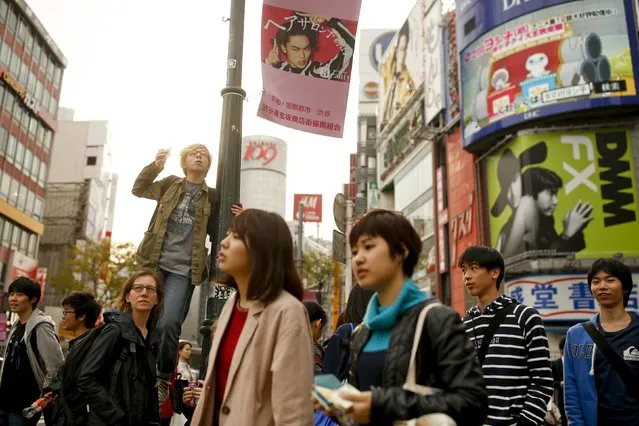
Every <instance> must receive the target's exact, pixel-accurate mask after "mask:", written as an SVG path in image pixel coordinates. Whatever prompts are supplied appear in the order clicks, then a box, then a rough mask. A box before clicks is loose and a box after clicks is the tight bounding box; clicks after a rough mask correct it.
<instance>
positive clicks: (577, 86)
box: [457, 0, 639, 147]
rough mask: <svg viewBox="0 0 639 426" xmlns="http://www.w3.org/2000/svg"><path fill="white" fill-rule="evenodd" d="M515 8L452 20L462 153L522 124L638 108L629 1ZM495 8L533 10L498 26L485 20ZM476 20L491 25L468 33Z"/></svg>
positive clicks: (481, 10) (487, 8) (482, 8)
mask: <svg viewBox="0 0 639 426" xmlns="http://www.w3.org/2000/svg"><path fill="white" fill-rule="evenodd" d="M458 3H459V2H458ZM505 3H508V4H509V5H510V4H512V5H513V6H512V7H508V8H506V7H503V6H504V4H505ZM517 3H520V2H518V1H515V0H505V1H502V0H499V1H497V0H492V1H486V2H483V4H481V5H479V4H477V5H476V9H473V10H475V14H474V15H473V14H472V13H471V14H470V15H469V14H468V13H461V14H460V15H459V17H458V21H457V32H458V37H459V38H460V39H461V40H462V41H463V42H464V43H462V44H463V46H460V52H461V53H460V63H459V66H460V72H461V90H462V114H463V121H462V122H463V131H464V147H468V146H470V145H471V144H473V143H474V142H476V141H478V140H479V139H481V138H483V137H485V136H487V135H490V134H491V133H494V132H495V131H498V130H502V129H505V128H507V127H509V126H513V125H516V124H519V123H521V122H523V121H526V120H531V119H541V118H544V117H549V116H553V115H556V114H560V113H566V112H572V111H577V110H583V109H591V108H599V107H606V106H619V105H625V104H639V96H637V90H636V87H635V72H636V69H637V63H636V60H637V57H636V56H637V55H636V52H637V37H636V36H635V31H636V29H635V24H634V16H633V13H632V10H633V9H632V4H631V3H630V0H579V1H571V2H562V4H557V3H560V2H559V1H550V0H545V1H542V0H538V1H534V2H533V1H529V2H526V3H523V2H521V5H520V6H517ZM524 6H525V7H524ZM548 6H550V7H548ZM496 7H500V8H503V10H502V13H506V15H511V14H513V13H515V12H518V11H523V10H524V9H526V10H529V9H531V8H534V11H532V12H530V13H526V14H525V15H521V16H519V17H517V18H515V19H512V20H509V21H508V22H507V23H502V22H500V21H498V20H497V19H498V18H497V17H495V16H490V17H489V16H488V15H490V14H492V13H493V12H495V8H496ZM506 15H504V16H506ZM497 16H499V15H497ZM484 18H485V19H486V21H487V22H489V23H491V22H492V23H494V24H495V26H494V27H486V28H484V27H485V25H486V24H485V23H484V24H482V25H484V27H481V28H483V29H485V30H489V31H488V32H485V33H482V34H481V35H480V34H476V33H477V32H478V31H479V32H480V33H481V31H480V30H478V29H477V27H476V26H477V25H479V24H478V22H479V21H480V20H482V19H484ZM460 33H461V34H460ZM469 34H475V35H480V36H479V37H478V38H476V39H473V37H472V36H470V35H469ZM629 34H631V36H630V37H629ZM471 40H473V41H472V42H470V43H468V42H469V41H471Z"/></svg>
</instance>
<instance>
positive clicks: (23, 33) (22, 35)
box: [18, 20, 29, 40]
mask: <svg viewBox="0 0 639 426" xmlns="http://www.w3.org/2000/svg"><path fill="white" fill-rule="evenodd" d="M27 32H29V27H28V26H27V23H26V22H24V21H23V20H20V22H18V38H19V39H20V40H25V39H26V38H27Z"/></svg>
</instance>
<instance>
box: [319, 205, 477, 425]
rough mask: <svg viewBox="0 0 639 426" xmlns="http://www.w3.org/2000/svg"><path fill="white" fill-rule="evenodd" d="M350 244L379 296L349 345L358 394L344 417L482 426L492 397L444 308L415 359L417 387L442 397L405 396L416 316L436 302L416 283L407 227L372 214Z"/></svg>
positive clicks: (417, 247)
mask: <svg viewBox="0 0 639 426" xmlns="http://www.w3.org/2000/svg"><path fill="white" fill-rule="evenodd" d="M349 240H350V244H351V249H352V255H353V257H352V263H353V272H354V274H355V276H356V277H357V280H358V282H359V284H360V286H361V287H362V288H363V289H368V290H372V291H374V292H375V294H374V295H373V297H372V298H371V300H370V302H369V304H368V308H367V311H366V315H365V316H364V321H363V322H362V324H361V325H360V326H359V327H357V328H356V329H355V331H354V333H353V336H352V338H351V346H350V347H351V353H350V371H349V378H348V381H349V383H350V384H351V385H353V386H354V387H355V388H357V390H359V391H360V392H359V393H357V394H350V395H343V397H344V399H347V400H349V401H351V402H352V403H353V405H352V407H351V408H349V409H348V410H347V411H346V414H347V415H348V416H349V417H351V418H352V419H354V420H355V421H356V422H357V423H359V424H362V425H364V424H371V425H390V424H393V422H395V421H400V420H410V419H415V418H419V417H421V416H423V415H426V414H436V413H443V414H446V415H448V416H449V417H451V418H452V419H453V420H454V421H455V422H456V423H457V424H458V425H480V424H482V423H483V421H484V418H485V415H486V409H487V404H488V397H487V394H486V389H485V387H484V382H483V377H482V372H481V367H480V366H479V363H478V362H477V359H476V356H475V350H474V348H473V345H472V344H471V343H470V342H469V340H468V339H467V338H466V332H465V329H464V325H463V324H462V322H461V320H460V318H459V316H458V315H457V313H455V312H454V311H453V310H452V309H451V308H449V307H447V306H442V305H440V306H434V307H433V308H432V309H431V310H430V311H429V313H428V315H427V317H426V320H425V322H424V331H423V332H422V334H421V336H420V338H419V339H420V341H419V346H418V350H417V357H416V360H417V361H416V382H417V384H418V385H423V386H430V387H432V388H435V389H439V390H440V392H437V393H435V394H432V395H428V396H422V395H420V394H418V393H415V392H411V391H407V390H404V389H403V388H402V387H403V385H404V383H405V382H406V377H407V375H408V365H409V360H410V356H411V349H412V347H413V338H414V335H415V329H416V327H417V320H418V317H419V314H420V312H421V311H422V309H423V308H424V306H426V305H427V304H429V303H432V302H434V300H429V298H428V296H427V295H426V293H424V292H422V291H421V290H420V288H419V287H417V285H415V283H414V282H413V281H412V280H411V276H412V275H413V271H414V269H415V266H416V265H417V262H418V260H419V256H420V253H421V251H422V242H421V238H420V237H419V235H418V234H417V232H416V231H415V229H414V228H413V227H412V225H411V224H410V222H409V221H408V220H407V219H406V218H405V217H404V216H402V215H401V214H398V213H395V212H391V211H388V210H374V211H371V212H369V213H367V214H366V215H364V216H363V217H362V218H361V219H360V220H359V221H358V222H357V223H356V224H355V225H354V226H353V229H352V230H351V233H350V235H349ZM319 407H320V406H319V404H317V403H316V408H319Z"/></svg>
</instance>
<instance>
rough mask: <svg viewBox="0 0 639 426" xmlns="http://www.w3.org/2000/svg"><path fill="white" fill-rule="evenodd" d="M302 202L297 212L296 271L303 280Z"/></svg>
mask: <svg viewBox="0 0 639 426" xmlns="http://www.w3.org/2000/svg"><path fill="white" fill-rule="evenodd" d="M303 244H304V203H300V205H299V211H298V212H297V262H296V263H297V271H298V272H299V274H300V279H301V280H302V281H303V280H304V247H303Z"/></svg>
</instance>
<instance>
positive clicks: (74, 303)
mask: <svg viewBox="0 0 639 426" xmlns="http://www.w3.org/2000/svg"><path fill="white" fill-rule="evenodd" d="M62 306H70V307H71V308H73V310H74V312H75V317H76V318H80V317H81V316H82V315H84V326H85V327H86V328H95V323H96V322H97V321H98V317H99V316H100V310H101V308H100V304H99V303H98V302H97V301H96V300H95V296H93V294H91V293H89V292H88V291H74V292H72V293H71V294H69V295H68V296H67V297H65V298H64V299H63V300H62Z"/></svg>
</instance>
